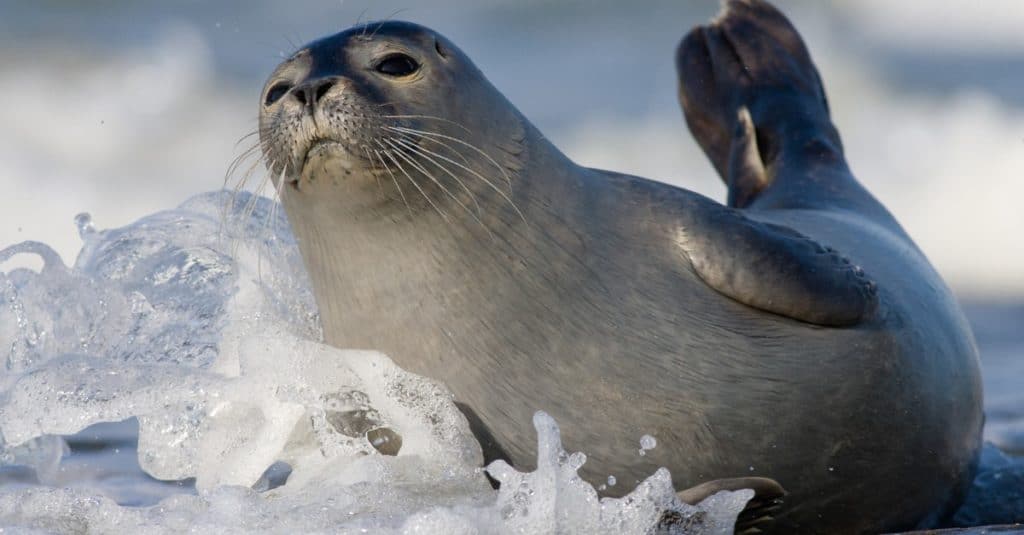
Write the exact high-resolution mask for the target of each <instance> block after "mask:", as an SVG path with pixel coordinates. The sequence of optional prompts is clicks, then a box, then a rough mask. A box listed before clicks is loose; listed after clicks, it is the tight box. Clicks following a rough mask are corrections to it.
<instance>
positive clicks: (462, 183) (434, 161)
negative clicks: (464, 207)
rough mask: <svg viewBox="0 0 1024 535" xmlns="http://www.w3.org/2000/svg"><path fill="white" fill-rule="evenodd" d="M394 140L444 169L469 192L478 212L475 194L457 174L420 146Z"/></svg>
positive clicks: (401, 140) (478, 205)
mask: <svg viewBox="0 0 1024 535" xmlns="http://www.w3.org/2000/svg"><path fill="white" fill-rule="evenodd" d="M394 141H395V142H396V143H398V144H400V145H401V146H403V147H405V148H406V149H408V150H410V151H413V152H415V153H417V154H419V155H420V156H422V157H423V158H425V159H426V160H427V161H429V162H430V163H432V164H434V165H435V166H437V168H438V169H441V170H442V171H444V172H445V173H446V174H447V175H448V176H450V177H452V178H453V179H454V180H455V181H456V182H458V183H459V186H461V187H462V189H463V190H465V191H466V193H468V194H469V197H470V198H471V199H473V204H474V205H476V212H477V214H479V213H480V202H479V201H477V198H476V195H475V194H474V193H473V190H471V189H469V186H467V185H466V183H465V182H463V181H462V179H460V178H459V177H458V176H456V175H455V174H454V173H452V172H451V170H449V169H448V168H447V167H445V166H444V165H442V164H440V163H438V161H437V160H435V159H434V158H432V157H431V156H430V155H429V154H427V153H426V152H423V151H421V150H420V148H419V147H417V146H416V145H415V144H414V143H410V142H408V141H406V140H405V139H401V138H395V139H394Z"/></svg>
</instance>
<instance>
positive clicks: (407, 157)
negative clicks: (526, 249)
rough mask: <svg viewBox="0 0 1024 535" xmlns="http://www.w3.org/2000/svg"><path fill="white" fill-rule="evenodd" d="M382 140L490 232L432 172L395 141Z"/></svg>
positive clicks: (478, 206) (478, 207)
mask: <svg viewBox="0 0 1024 535" xmlns="http://www.w3.org/2000/svg"><path fill="white" fill-rule="evenodd" d="M384 142H385V143H387V144H389V145H391V146H392V147H395V149H396V150H397V152H396V154H398V155H399V156H401V157H402V159H404V160H405V161H406V162H408V163H409V165H410V166H412V167H413V168H414V169H416V170H417V171H419V172H420V173H422V174H423V175H425V176H426V177H427V178H429V179H430V180H431V181H433V182H434V184H437V186H438V187H439V188H441V190H442V191H444V192H445V193H446V194H447V195H448V196H449V197H451V199H452V200H453V201H455V203H456V204H458V205H459V206H460V207H461V208H462V209H463V210H465V211H466V213H467V214H469V215H470V217H472V218H473V219H474V220H476V222H477V223H480V226H481V227H483V228H484V230H486V231H487V233H488V234H490V233H491V231H490V229H488V228H487V225H485V224H484V222H483V221H481V220H480V217H479V216H478V215H477V214H475V213H473V211H472V210H470V209H469V207H468V206H466V203H464V202H462V201H461V200H460V199H459V198H458V196H456V195H455V194H454V193H452V192H451V190H449V189H448V188H447V187H446V186H445V185H444V184H442V183H441V181H440V180H438V179H437V177H435V176H434V175H433V174H431V173H430V172H429V171H427V169H426V168H425V167H423V165H422V164H420V163H419V162H417V161H416V160H415V159H414V158H413V157H412V156H410V155H408V154H406V153H405V151H403V150H401V147H399V146H397V145H395V143H393V142H392V140H390V139H385V140H384ZM467 191H468V190H467ZM470 195H471V198H472V192H470ZM474 201H475V199H474ZM479 209H480V205H479V204H478V205H477V210H479Z"/></svg>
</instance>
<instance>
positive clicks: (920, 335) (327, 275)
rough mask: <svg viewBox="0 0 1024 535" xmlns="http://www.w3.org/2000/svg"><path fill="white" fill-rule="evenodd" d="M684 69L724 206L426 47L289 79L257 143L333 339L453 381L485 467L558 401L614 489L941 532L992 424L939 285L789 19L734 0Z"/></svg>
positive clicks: (856, 527) (375, 52)
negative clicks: (741, 493) (564, 137)
mask: <svg viewBox="0 0 1024 535" xmlns="http://www.w3.org/2000/svg"><path fill="white" fill-rule="evenodd" d="M677 64H678V66H679V69H680V76H681V82H680V84H681V85H680V98H681V101H682V104H683V108H684V111H685V113H686V119H687V123H688V124H689V126H690V129H691V131H692V132H693V133H694V135H695V137H696V138H697V141H698V143H700V144H701V146H702V147H703V148H704V150H705V151H706V152H707V154H708V156H709V157H710V159H711V160H712V163H713V164H714V165H715V167H716V169H717V170H718V171H719V173H720V174H721V175H722V177H723V179H724V180H725V181H726V182H727V184H728V185H729V190H730V193H729V203H728V205H722V204H720V203H717V202H715V201H713V200H711V199H708V198H706V197H703V196H701V195H698V194H696V193H693V192H690V191H687V190H684V189H680V188H677V187H673V186H669V185H666V184H663V183H659V182H655V181H651V180H647V179H644V178H639V177H635V176H628V175H623V174H620V173H615V172H611V171H602V170H596V169H590V168H586V167H582V166H580V165H577V164H575V163H574V162H572V161H571V160H570V159H569V158H567V157H566V156H565V155H564V154H562V153H561V152H560V151H559V150H558V149H557V148H556V147H555V146H553V145H552V144H551V143H550V142H549V141H548V140H547V139H546V138H545V137H544V136H543V134H541V133H540V132H539V131H538V130H537V129H536V128H535V127H534V126H533V125H531V124H530V122H529V121H528V120H526V118H525V117H523V116H522V115H521V114H520V113H519V111H518V110H517V109H516V108H515V107H514V106H513V105H512V104H510V103H509V102H508V101H507V100H506V99H505V97H504V96H503V95H502V94H501V93H500V92H499V91H498V90H496V89H495V88H494V87H493V86H492V85H491V84H490V83H489V82H488V81H487V80H486V78H485V77H484V76H483V75H482V74H481V73H480V71H479V70H478V69H477V68H476V67H475V66H474V65H473V64H472V62H470V60H469V59H468V57H467V56H466V55H465V54H464V53H462V52H461V51H460V50H459V49H458V48H457V47H455V46H454V45H453V44H452V43H451V42H450V41H448V40H447V39H445V38H444V37H442V36H440V35H439V34H437V33H436V32H434V31H432V30H429V29H427V28H423V27H421V26H417V25H414V24H410V23H404V22H386V23H380V24H372V25H367V26H361V27H356V28H353V29H350V30H347V31H344V32H341V33H338V34H336V35H332V36H329V37H326V38H324V39H321V40H318V41H315V42H313V43H310V44H309V45H307V46H305V47H303V48H302V49H301V50H300V51H299V52H297V53H296V54H295V55H294V56H292V57H291V58H289V59H288V60H286V61H285V62H283V63H282V64H281V65H280V66H279V67H278V68H277V69H276V70H275V72H274V73H273V74H272V75H271V77H270V79H269V80H268V82H267V85H266V88H265V90H264V93H263V97H262V102H261V112H260V137H261V144H262V146H263V151H264V155H265V157H266V161H267V163H268V166H269V167H270V169H271V171H272V173H273V175H274V176H275V177H279V178H278V180H277V186H278V189H279V194H280V196H281V201H282V203H283V205H284V207H285V209H286V211H287V214H288V219H289V221H290V223H291V225H292V227H293V230H294V232H295V235H296V237H297V239H298V241H299V246H300V249H301V252H302V255H303V258H304V261H305V264H306V267H307V268H308V270H309V274H310V276H311V280H312V284H313V290H314V294H315V296H316V300H317V304H318V307H319V309H320V318H321V322H322V324H323V332H324V338H325V340H326V341H327V342H328V343H330V344H333V345H336V346H339V347H345V348H368V349H377V350H381V351H384V352H386V353H387V354H389V355H390V356H391V357H392V358H393V359H394V360H395V361H396V362H397V363H398V364H399V365H401V366H402V367H403V368H405V369H407V370H410V371H412V372H415V373H419V374H423V375H426V376H429V377H433V378H436V379H439V380H442V381H443V382H444V383H445V384H446V385H447V386H448V387H449V388H450V389H451V391H452V392H453V393H454V395H455V397H456V399H457V401H458V402H459V403H460V406H461V407H463V410H464V412H465V413H466V415H467V417H468V418H469V420H470V422H471V423H472V424H473V427H474V430H475V431H476V432H477V435H478V437H480V438H481V442H482V445H483V446H484V450H485V455H487V456H488V457H489V458H490V459H493V458H496V457H504V458H507V459H509V460H511V461H512V462H513V463H514V464H515V465H516V466H519V467H523V468H531V467H532V465H533V459H534V451H533V448H534V439H533V430H532V428H531V427H530V422H531V415H532V413H533V412H534V411H535V410H538V409H543V410H545V411H547V412H549V413H550V414H551V415H552V416H554V417H555V418H556V419H557V420H558V422H559V423H560V425H561V428H562V437H563V440H564V443H565V445H566V447H567V448H568V449H571V450H583V451H586V452H587V454H588V461H587V463H586V465H585V466H584V467H583V469H582V470H581V474H582V475H583V476H584V477H585V478H587V479H589V480H590V481H594V482H596V481H604V480H605V479H606V478H607V476H609V475H614V476H616V478H617V479H618V480H619V481H620V482H621V484H620V485H618V486H616V487H612V488H611V489H610V490H609V491H608V493H609V494H615V493H616V492H621V491H623V490H625V489H626V488H627V487H631V486H632V485H633V484H634V483H635V482H636V481H638V480H641V479H643V478H644V477H646V476H648V475H650V474H651V473H652V472H653V471H654V470H655V469H657V468H658V467H661V466H665V467H668V468H669V469H670V470H671V473H672V476H673V480H674V482H675V484H676V486H677V488H679V489H690V490H689V491H684V492H682V493H681V496H683V497H688V498H689V499H690V500H691V501H695V500H697V499H699V498H701V497H703V496H706V495H708V494H710V493H712V492H714V491H715V490H716V489H722V488H734V487H735V486H736V485H735V480H734V479H728V478H737V477H751V476H753V477H754V478H755V479H751V480H749V481H750V484H751V485H754V486H758V485H759V484H761V483H764V482H769V481H770V480H774V481H777V482H778V483H779V484H781V486H782V487H783V488H785V489H786V491H787V492H788V494H787V496H786V497H785V498H784V499H783V500H782V501H781V502H780V501H777V500H775V501H773V502H772V503H773V506H772V507H771V508H770V510H769V511H768V512H761V513H759V514H758V515H757V516H756V517H753V518H748V519H747V520H748V521H749V525H750V526H753V525H754V523H759V524H757V528H756V529H760V530H762V531H775V532H793V531H799V532H829V533H846V532H850V533H854V532H862V531H880V530H898V529H905V528H913V527H917V526H927V525H929V524H932V523H935V522H937V521H939V520H940V519H941V518H942V517H943V516H944V515H946V514H948V513H949V511H950V510H951V508H953V507H955V506H956V504H957V503H958V501H959V500H960V499H961V497H962V494H963V492H964V490H965V489H966V485H968V484H969V483H970V480H971V476H972V473H973V470H974V466H975V462H976V456H977V451H978V448H979V445H980V437H981V435H980V432H981V426H982V420H983V418H982V413H981V385H980V379H979V371H978V363H977V350H976V348H975V345H974V341H973V337H972V335H971V333H970V330H969V328H968V326H967V323H966V321H965V320H964V317H963V315H962V313H961V311H960V310H959V308H958V306H957V304H956V302H955V300H954V298H953V297H952V295H951V293H950V291H949V290H948V289H947V287H946V286H945V284H944V283H943V281H942V279H941V278H940V277H939V275H938V274H937V273H936V272H935V270H934V269H933V268H932V267H931V265H930V264H929V262H928V261H927V259H926V258H925V257H924V255H923V254H922V253H921V251H920V250H919V249H918V248H917V247H916V246H915V245H914V243H913V242H912V241H911V239H910V238H909V237H908V236H907V234H906V233H905V232H904V231H903V229H902V228H901V227H900V226H899V224H898V223H897V222H896V220H895V219H894V218H893V217H892V216H891V215H890V214H889V212H888V211H887V210H886V209H885V208H884V207H883V206H882V205H881V204H880V203H879V202H878V201H877V200H875V199H874V198H873V197H872V196H871V195H870V194H869V193H868V192H867V191H866V190H865V189H864V188H863V187H862V186H861V185H860V184H859V183H858V182H857V181H856V180H855V179H854V177H853V175H852V174H851V172H850V170H849V168H848V166H847V164H846V160H845V157H844V156H843V152H842V146H841V143H840V142H839V137H838V133H837V131H836V130H835V128H834V126H833V125H832V123H831V120H830V119H829V115H828V109H827V104H826V103H825V99H824V93H823V90H822V88H821V84H820V81H819V80H818V74H817V71H816V70H815V69H814V66H813V64H812V63H811V60H810V56H809V55H808V54H807V52H806V49H805V47H804V45H803V43H802V41H801V40H800V38H799V36H798V35H797V33H796V31H795V30H794V29H793V28H792V27H791V25H790V24H789V22H788V21H787V20H786V19H785V17H783V16H782V15H781V14H780V13H778V12H777V11H775V10H774V8H772V7H771V6H768V5H767V4H765V3H763V2H759V1H732V2H729V3H728V6H727V8H726V10H725V12H724V13H723V15H721V16H720V17H719V18H718V19H716V21H714V22H713V23H712V24H710V25H708V26H705V27H701V28H697V29H695V30H694V31H693V32H691V33H690V34H689V35H688V36H687V37H686V38H685V39H684V40H683V42H682V44H681V45H680V48H679V51H678V55H677ZM550 83H557V82H556V81H550ZM643 434H650V435H653V436H654V437H656V438H657V441H658V446H657V447H656V448H655V449H653V450H650V451H648V452H647V454H646V455H644V456H639V455H638V454H637V450H638V439H639V437H640V436H641V435H643ZM757 477H763V478H769V479H765V480H759V479H756V478H757ZM719 480H724V481H725V482H723V483H721V484H719V483H716V481H719ZM709 481H710V482H711V483H708V482H709ZM764 488H769V490H768V491H767V492H766V494H769V495H771V494H772V493H774V495H776V496H777V495H778V494H779V492H780V490H779V489H778V487H777V486H776V485H773V484H767V483H766V484H765V485H763V486H762V489H761V490H763V489H764ZM694 489H696V490H694ZM771 497H772V496H769V498H771ZM744 526H745V525H744V524H742V523H741V527H744Z"/></svg>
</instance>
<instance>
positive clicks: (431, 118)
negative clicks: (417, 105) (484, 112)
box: [380, 114, 473, 135]
mask: <svg viewBox="0 0 1024 535" xmlns="http://www.w3.org/2000/svg"><path fill="white" fill-rule="evenodd" d="M380 117H381V118H382V119H430V120H434V121H442V122H445V123H448V124H451V125H453V126H457V127H459V128H461V129H463V130H465V131H466V133H467V134H469V135H473V132H472V131H471V130H470V129H469V128H466V127H465V126H463V125H462V124H461V123H458V122H456V121H453V120H451V119H445V118H444V117H436V116H434V115H412V114H403V115H381V116H380ZM391 126H399V125H391ZM402 128H408V127H402Z"/></svg>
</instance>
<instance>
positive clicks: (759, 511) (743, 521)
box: [676, 477, 786, 535]
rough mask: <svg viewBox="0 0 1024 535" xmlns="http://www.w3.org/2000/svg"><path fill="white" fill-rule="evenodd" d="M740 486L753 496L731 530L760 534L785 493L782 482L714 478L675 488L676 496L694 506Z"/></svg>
mask: <svg viewBox="0 0 1024 535" xmlns="http://www.w3.org/2000/svg"><path fill="white" fill-rule="evenodd" d="M742 489H752V490H753V491H754V497H753V498H751V499H750V501H749V502H747V506H746V507H745V508H744V509H743V512H741V513H740V516H739V518H737V519H736V529H735V532H736V533H738V534H751V535H752V534H755V533H761V532H762V531H765V530H766V528H767V527H769V526H770V525H771V523H772V522H773V521H774V520H775V513H776V512H778V510H779V508H780V507H781V506H782V498H783V497H784V496H785V495H786V491H785V490H784V489H783V488H782V485H779V483H778V482H777V481H775V480H774V479H768V478H766V477H736V478H731V479H716V480H714V481H708V482H707V483H701V484H700V485H697V486H696V487H693V488H689V489H686V490H682V491H679V492H678V493H677V494H676V495H677V496H678V497H679V501H681V502H683V503H688V504H690V505H697V504H698V503H700V502H702V501H704V500H705V499H707V498H709V497H710V496H711V495H713V494H716V493H718V492H722V491H724V490H727V491H736V490H742Z"/></svg>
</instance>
